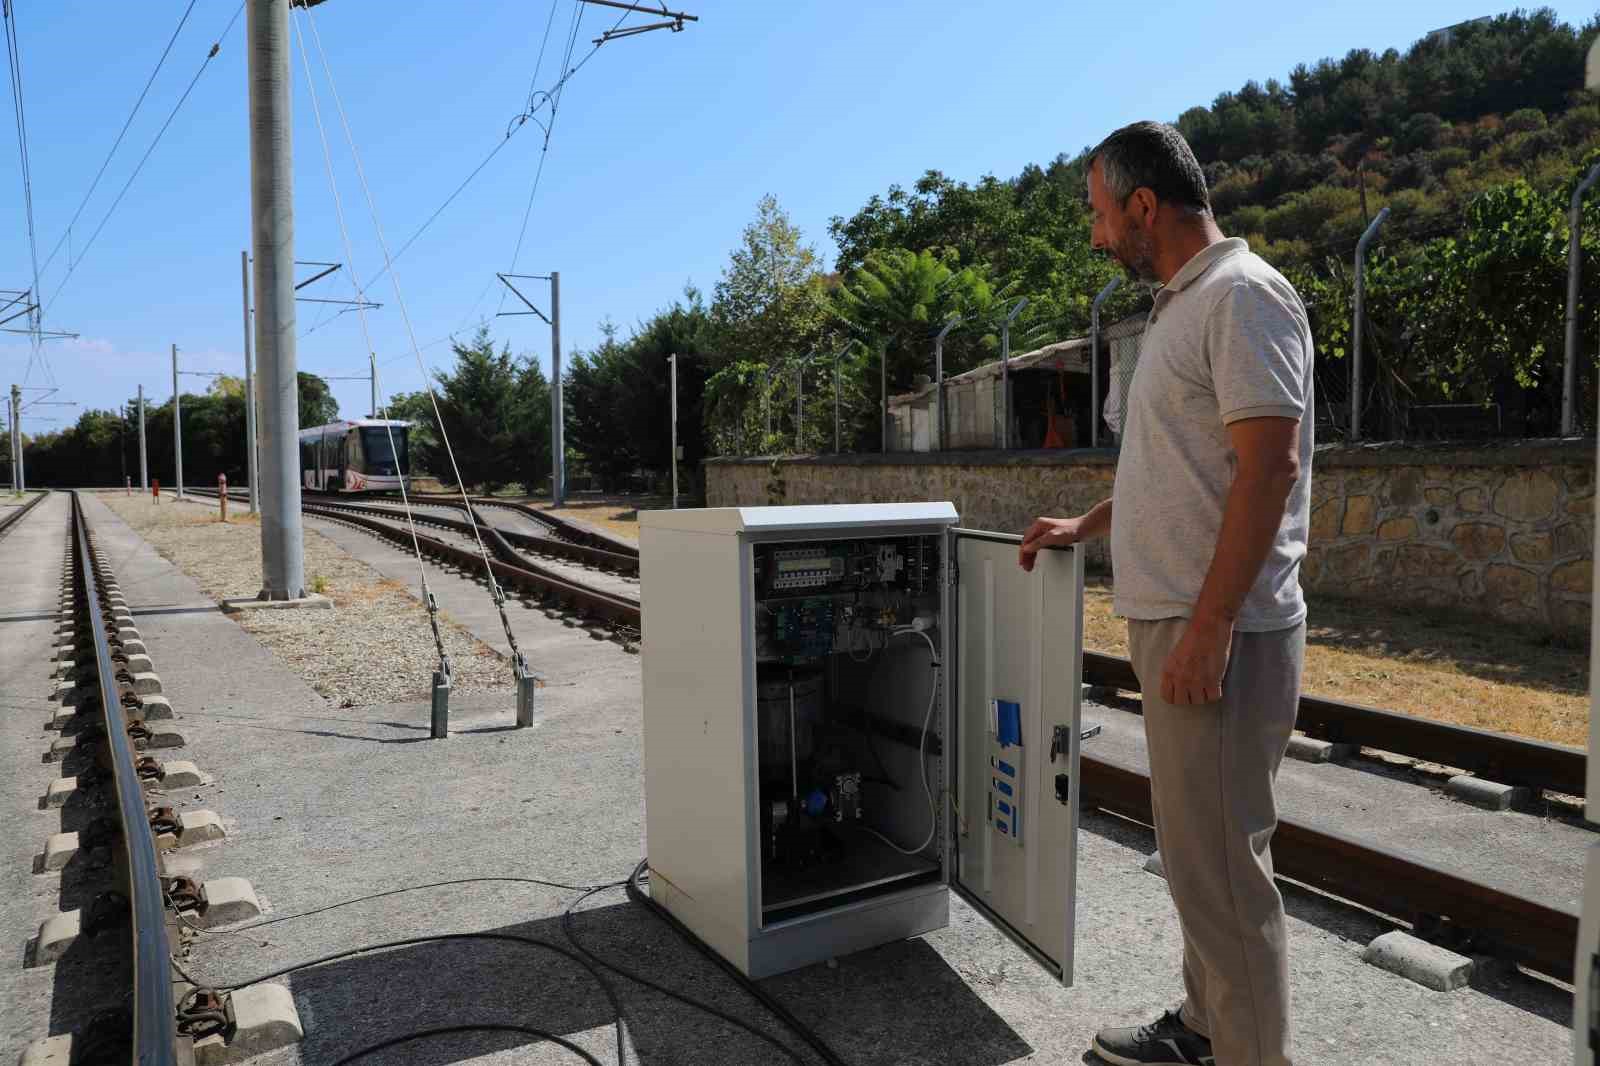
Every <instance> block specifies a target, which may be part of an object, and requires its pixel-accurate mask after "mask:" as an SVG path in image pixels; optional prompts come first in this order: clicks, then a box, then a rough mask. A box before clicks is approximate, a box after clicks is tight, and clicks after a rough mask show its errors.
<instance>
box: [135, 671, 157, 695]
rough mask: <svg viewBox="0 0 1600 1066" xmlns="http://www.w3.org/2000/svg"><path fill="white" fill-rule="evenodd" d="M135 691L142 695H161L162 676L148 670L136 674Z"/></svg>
mask: <svg viewBox="0 0 1600 1066" xmlns="http://www.w3.org/2000/svg"><path fill="white" fill-rule="evenodd" d="M130 672H131V671H130ZM133 691H134V692H135V693H136V694H138V695H140V696H155V695H159V694H160V692H161V678H160V677H159V676H158V675H156V674H154V673H152V672H150V671H148V670H147V671H145V672H144V673H139V674H134V675H133Z"/></svg>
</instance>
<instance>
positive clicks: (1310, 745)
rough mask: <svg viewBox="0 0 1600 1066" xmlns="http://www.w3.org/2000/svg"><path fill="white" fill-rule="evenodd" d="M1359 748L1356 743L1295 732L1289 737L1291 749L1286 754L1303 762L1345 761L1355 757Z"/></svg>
mask: <svg viewBox="0 0 1600 1066" xmlns="http://www.w3.org/2000/svg"><path fill="white" fill-rule="evenodd" d="M1358 750H1359V749H1358V748H1357V747H1356V745H1354V744H1335V743H1334V742H1332V741H1330V740H1318V739H1317V738H1316V737H1303V736H1300V735H1299V734H1295V735H1294V736H1291V737H1290V738H1289V750H1288V751H1287V752H1285V753H1284V754H1286V755H1288V756H1289V758H1291V759H1299V760H1300V761H1301V762H1343V761H1344V760H1346V759H1349V758H1352V757H1354V756H1355V754H1356V752H1357V751H1358Z"/></svg>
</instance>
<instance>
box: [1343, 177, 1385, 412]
mask: <svg viewBox="0 0 1600 1066" xmlns="http://www.w3.org/2000/svg"><path fill="white" fill-rule="evenodd" d="M1388 217H1389V209H1388V208H1387V207H1386V208H1384V209H1383V210H1382V211H1379V212H1378V214H1377V217H1376V218H1374V219H1373V220H1372V223H1371V224H1370V225H1369V226H1367V229H1366V232H1364V233H1362V234H1361V239H1360V240H1359V241H1357V242H1356V278H1355V288H1356V297H1355V313H1354V314H1353V315H1351V316H1350V439H1351V440H1352V441H1358V440H1360V439H1361V369H1362V367H1361V335H1362V334H1363V333H1365V332H1366V324H1367V272H1366V263H1367V245H1369V244H1371V243H1372V238H1373V237H1375V236H1376V235H1377V233H1378V227H1379V226H1381V225H1383V220H1384V219H1386V218H1388Z"/></svg>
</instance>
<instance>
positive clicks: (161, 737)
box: [137, 723, 183, 751]
mask: <svg viewBox="0 0 1600 1066" xmlns="http://www.w3.org/2000/svg"><path fill="white" fill-rule="evenodd" d="M146 724H147V725H148V723H146ZM137 747H138V749H139V750H140V751H154V750H155V749H157V748H181V747H183V734H182V733H159V732H157V731H156V730H154V729H151V730H150V738H149V739H148V740H146V741H145V742H144V743H143V744H141V745H137Z"/></svg>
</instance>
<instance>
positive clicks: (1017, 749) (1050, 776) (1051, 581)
mask: <svg viewBox="0 0 1600 1066" xmlns="http://www.w3.org/2000/svg"><path fill="white" fill-rule="evenodd" d="M951 537H952V538H953V541H954V550H953V553H952V554H953V557H954V559H955V562H956V571H955V580H954V582H953V585H954V589H953V592H954V596H955V600H956V602H955V604H954V607H955V611H954V616H955V620H956V624H955V632H954V634H953V635H952V639H953V640H954V642H955V643H954V647H953V648H952V649H951V651H953V653H954V656H955V677H954V679H953V684H952V685H951V686H950V688H949V692H950V701H951V702H950V706H949V708H948V711H947V713H948V717H947V719H946V721H947V722H948V723H949V729H948V730H947V734H948V735H950V736H951V737H952V738H953V739H954V741H955V757H954V759H952V760H951V762H950V773H951V775H952V776H953V778H954V781H953V782H952V783H951V787H952V788H953V789H954V792H955V798H956V804H957V808H958V811H959V814H958V816H957V817H956V818H955V819H954V831H955V834H956V839H955V849H954V854H955V865H954V869H953V870H952V871H951V881H952V885H953V887H954V888H955V889H956V891H957V892H958V893H960V894H961V896H962V897H963V898H965V899H966V900H967V902H969V903H971V904H972V905H973V906H974V907H975V908H976V909H977V910H978V911H979V912H980V913H982V914H983V915H984V916H985V917H987V918H988V919H989V920H990V921H992V922H994V924H995V925H997V926H999V927H1000V929H1001V930H1002V931H1004V932H1005V933H1006V934H1007V935H1008V936H1010V937H1011V938H1012V939H1013V940H1015V941H1016V942H1017V943H1018V944H1020V945H1021V946H1022V947H1023V948H1024V949H1025V950H1026V951H1027V952H1028V953H1029V954H1030V955H1032V956H1033V957H1034V958H1035V959H1036V960H1037V961H1038V962H1039V963H1040V964H1041V965H1043V966H1044V967H1045V968H1046V969H1047V970H1049V971H1050V972H1051V973H1052V974H1054V975H1055V976H1057V977H1058V978H1060V979H1061V981H1062V982H1063V983H1065V984H1070V983H1071V982H1072V948H1073V908H1074V897H1075V896H1076V889H1077V860H1078V748H1079V743H1080V730H1079V699H1080V694H1081V690H1082V684H1081V682H1082V674H1083V635H1082V629H1083V552H1082V551H1081V550H1080V549H1066V550H1056V551H1043V552H1040V553H1039V555H1038V556H1037V562H1036V564H1035V565H1034V568H1033V571H1032V572H1031V573H1029V572H1024V571H1023V570H1022V568H1021V567H1020V566H1018V565H1017V546H1018V545H1019V544H1020V543H1021V538H1020V537H1015V536H1007V535H1004V534H998V533H983V532H979V531H976V530H965V529H957V530H954V531H952V533H951Z"/></svg>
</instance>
